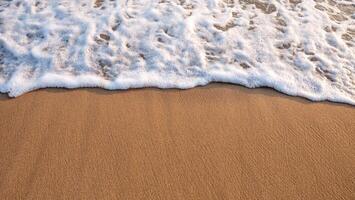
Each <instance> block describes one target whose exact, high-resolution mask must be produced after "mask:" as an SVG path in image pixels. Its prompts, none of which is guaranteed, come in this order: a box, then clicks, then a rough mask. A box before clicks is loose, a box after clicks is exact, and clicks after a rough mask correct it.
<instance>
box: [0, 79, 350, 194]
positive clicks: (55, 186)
mask: <svg viewBox="0 0 355 200" xmlns="http://www.w3.org/2000/svg"><path fill="white" fill-rule="evenodd" d="M354 119H355V109H354V107H352V106H349V105H345V104H335V103H328V102H322V103H313V102H310V101H308V100H305V99H301V98H298V97H289V96H285V95H282V94H279V93H277V92H274V91H272V90H270V89H254V90H250V89H246V88H242V87H239V86H232V85H225V84H212V85H209V86H207V87H199V88H194V89H191V90H159V89H150V88H148V89H137V90H129V91H113V92H111V91H105V90H101V89H78V90H62V89H45V90H40V91H36V92H31V93H29V94H26V95H23V96H20V97H18V98H16V99H9V98H8V97H6V96H5V95H2V96H0V199H182V200H183V199H194V200H195V199H201V200H208V199H233V200H237V199H241V200H244V199H259V200H260V199H288V200H292V199H310V200H317V199H319V200H326V199H331V200H336V199H346V200H351V199H355V170H354V166H355V123H354Z"/></svg>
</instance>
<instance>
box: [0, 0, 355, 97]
mask: <svg viewBox="0 0 355 200" xmlns="http://www.w3.org/2000/svg"><path fill="white" fill-rule="evenodd" d="M354 13H355V3H353V1H351V0H315V1H313V0H278V1H276V0H269V1H267V0H56V1H54V0H42V1H40V0H5V1H0V92H2V93H8V94H9V95H10V96H18V95H21V94H23V93H26V92H28V91H32V90H35V89H38V88H45V87H66V88H77V87H102V88H106V89H111V90H114V89H127V88H137V87H151V86H152V87H160V88H191V87H194V86H197V85H205V84H208V83H209V82H228V83H235V84H241V85H244V86H247V87H251V88H254V87H262V86H266V87H272V88H275V89H276V90H278V91H281V92H284V93H286V94H289V95H297V96H303V97H306V98H309V99H311V100H316V101H318V100H330V101H336V102H345V103H349V104H355V73H354V72H355V59H354V57H355V56H354V55H355V47H354V46H355V39H354V37H355V14H354Z"/></svg>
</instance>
